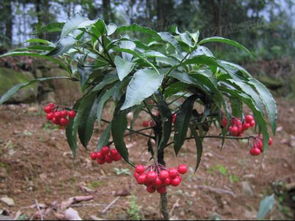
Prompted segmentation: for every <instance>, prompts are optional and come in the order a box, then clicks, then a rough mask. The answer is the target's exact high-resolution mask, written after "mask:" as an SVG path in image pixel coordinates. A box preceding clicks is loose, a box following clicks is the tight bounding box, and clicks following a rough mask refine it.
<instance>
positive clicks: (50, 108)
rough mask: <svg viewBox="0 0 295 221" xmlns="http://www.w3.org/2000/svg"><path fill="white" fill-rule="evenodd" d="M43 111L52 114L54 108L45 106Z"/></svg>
mask: <svg viewBox="0 0 295 221" xmlns="http://www.w3.org/2000/svg"><path fill="white" fill-rule="evenodd" d="M43 110H44V112H45V113H50V112H52V107H50V106H48V105H47V106H45V107H44V108H43Z"/></svg>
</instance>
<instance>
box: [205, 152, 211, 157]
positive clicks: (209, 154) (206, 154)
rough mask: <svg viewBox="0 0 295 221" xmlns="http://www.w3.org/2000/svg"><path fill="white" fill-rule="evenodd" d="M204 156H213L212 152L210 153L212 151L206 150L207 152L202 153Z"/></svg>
mask: <svg viewBox="0 0 295 221" xmlns="http://www.w3.org/2000/svg"><path fill="white" fill-rule="evenodd" d="M204 157H209V158H211V157H213V154H212V153H209V152H207V153H204Z"/></svg>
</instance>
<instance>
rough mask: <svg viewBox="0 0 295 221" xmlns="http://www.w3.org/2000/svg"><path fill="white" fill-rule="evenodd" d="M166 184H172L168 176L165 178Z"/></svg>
mask: <svg viewBox="0 0 295 221" xmlns="http://www.w3.org/2000/svg"><path fill="white" fill-rule="evenodd" d="M164 184H165V185H170V184H171V179H170V178H169V177H168V178H166V179H165V180H164Z"/></svg>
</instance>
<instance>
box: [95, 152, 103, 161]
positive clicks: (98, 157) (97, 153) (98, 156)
mask: <svg viewBox="0 0 295 221" xmlns="http://www.w3.org/2000/svg"><path fill="white" fill-rule="evenodd" d="M96 158H97V159H101V160H103V159H104V155H102V154H101V152H96Z"/></svg>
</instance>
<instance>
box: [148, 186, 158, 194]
mask: <svg viewBox="0 0 295 221" xmlns="http://www.w3.org/2000/svg"><path fill="white" fill-rule="evenodd" d="M146 191H148V192H149V193H154V192H155V191H156V188H155V187H153V186H147V187H146Z"/></svg>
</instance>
